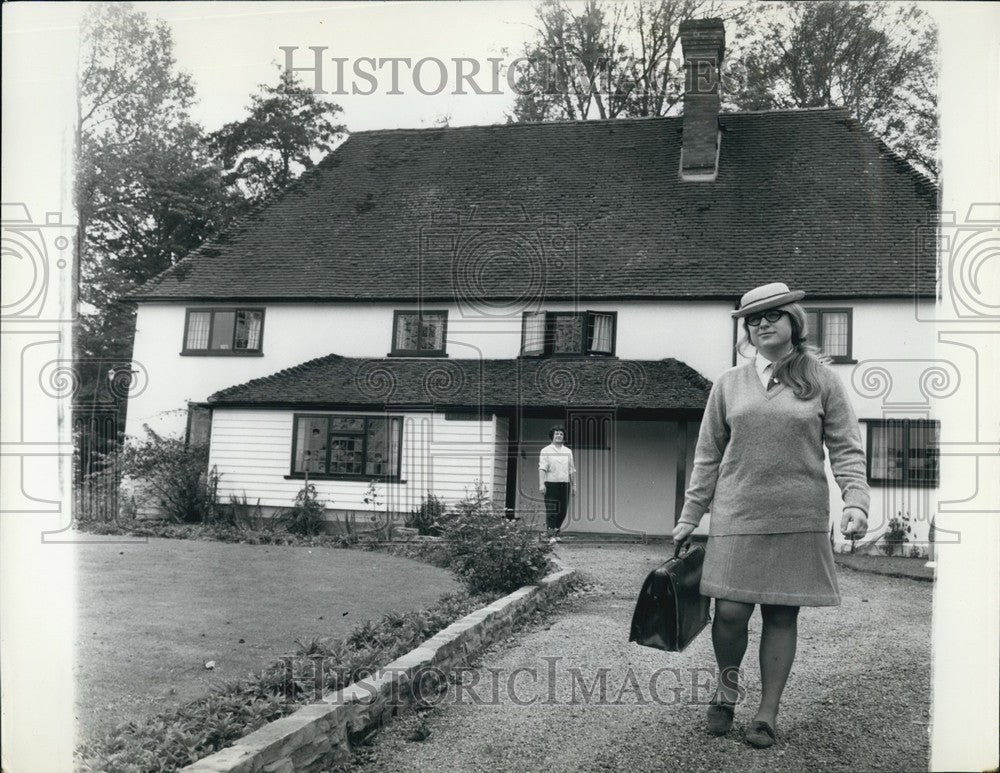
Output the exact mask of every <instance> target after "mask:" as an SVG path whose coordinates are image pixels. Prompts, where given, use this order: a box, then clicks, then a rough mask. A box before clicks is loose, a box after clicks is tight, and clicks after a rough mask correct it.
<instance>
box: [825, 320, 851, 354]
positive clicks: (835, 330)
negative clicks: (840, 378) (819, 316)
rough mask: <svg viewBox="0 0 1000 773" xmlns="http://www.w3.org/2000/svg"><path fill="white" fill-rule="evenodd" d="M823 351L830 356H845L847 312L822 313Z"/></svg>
mask: <svg viewBox="0 0 1000 773" xmlns="http://www.w3.org/2000/svg"><path fill="white" fill-rule="evenodd" d="M821 348H822V349H823V353H824V354H826V355H828V356H830V357H846V356H847V312H846V311H836V312H826V313H824V314H823V345H822V347H821Z"/></svg>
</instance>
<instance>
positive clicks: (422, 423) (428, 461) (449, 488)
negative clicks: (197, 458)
mask: <svg viewBox="0 0 1000 773" xmlns="http://www.w3.org/2000/svg"><path fill="white" fill-rule="evenodd" d="M310 413H323V412H322V411H310ZM337 414H338V415H364V414H359V413H357V412H348V411H338V412H337ZM293 415H294V414H293V412H292V411H283V410H259V409H245V408H222V409H219V410H216V411H215V412H214V415H213V421H212V439H211V449H210V453H209V465H210V466H215V468H216V470H217V471H218V472H219V473H220V474H221V480H220V482H219V496H220V500H221V501H222V502H223V503H226V502H228V501H229V497H230V495H236V496H238V497H239V496H243V495H244V494H245V495H246V497H247V499H248V500H249V501H250V503H251V504H254V503H256V501H257V499H258V498H259V499H260V504H261V505H262V506H263V507H290V506H291V504H292V501H293V500H294V499H295V495H296V493H297V492H298V491H299V490H300V489H301V488H302V487H303V485H304V481H303V480H302V479H301V478H295V479H289V478H286V476H287V475H288V474H289V470H290V466H291V458H292V425H293ZM392 415H402V416H403V418H404V421H403V447H402V466H401V472H402V475H401V478H402V482H400V483H381V484H379V485H378V492H379V498H380V500H381V502H382V505H383V509H385V510H387V511H389V512H395V513H406V512H410V511H412V510H414V509H416V508H417V507H418V506H419V505H420V503H421V501H422V500H423V498H424V497H425V496H426V494H427V492H428V491H433V492H434V493H435V494H437V495H438V496H439V497H441V498H442V499H444V500H445V501H446V502H447V503H448V504H453V503H454V502H457V501H458V500H460V499H462V498H463V497H464V496H465V495H466V493H467V491H468V490H469V489H470V488H471V487H472V486H473V485H474V482H475V481H476V479H479V480H482V481H483V482H484V485H485V486H486V490H487V492H488V493H492V490H493V483H494V467H493V462H494V455H495V446H496V420H495V419H491V420H489V421H484V422H480V421H448V420H446V419H445V418H444V416H443V415H442V414H427V413H401V414H392ZM310 483H313V484H314V485H315V486H316V492H317V495H318V498H319V499H320V500H321V501H324V502H326V505H327V508H328V509H331V510H352V511H353V510H356V511H361V513H364V512H367V511H368V510H370V507H369V505H367V504H365V503H364V501H363V499H364V496H365V492H366V490H367V488H368V481H360V480H359V481H350V480H322V479H319V478H310Z"/></svg>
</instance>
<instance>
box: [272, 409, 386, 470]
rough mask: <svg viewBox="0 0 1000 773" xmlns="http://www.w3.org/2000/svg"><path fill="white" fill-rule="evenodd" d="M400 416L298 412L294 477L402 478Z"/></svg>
mask: <svg viewBox="0 0 1000 773" xmlns="http://www.w3.org/2000/svg"><path fill="white" fill-rule="evenodd" d="M402 435H403V419H402V418H401V417H399V416H335V415H296V416H295V427H294V437H293V440H292V477H295V478H301V477H304V476H305V474H306V473H308V474H309V475H310V476H313V477H324V478H344V479H358V480H367V479H369V478H379V479H381V480H387V481H398V480H399V464H400V447H401V443H400V439H401V438H402Z"/></svg>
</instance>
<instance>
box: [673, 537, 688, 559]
mask: <svg viewBox="0 0 1000 773" xmlns="http://www.w3.org/2000/svg"><path fill="white" fill-rule="evenodd" d="M685 547H686V548H687V549H688V550H690V549H691V537H686V538H684V539H683V540H681V541H680V542H678V543H677V544H676V545H674V558H679V557H680V554H681V550H683V549H684V548H685ZM686 554H687V551H685V555H686Z"/></svg>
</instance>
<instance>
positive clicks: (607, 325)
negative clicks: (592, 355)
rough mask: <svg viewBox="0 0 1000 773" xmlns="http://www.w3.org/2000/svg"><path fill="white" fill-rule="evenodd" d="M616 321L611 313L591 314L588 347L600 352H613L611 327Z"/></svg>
mask: <svg viewBox="0 0 1000 773" xmlns="http://www.w3.org/2000/svg"><path fill="white" fill-rule="evenodd" d="M613 324H614V322H613V319H612V317H611V315H610V314H591V315H590V323H589V325H588V328H589V329H588V331H587V333H588V335H587V339H588V349H589V350H590V351H592V352H597V353H599V354H611V350H612V348H613V342H612V340H611V329H612V326H613Z"/></svg>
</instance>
